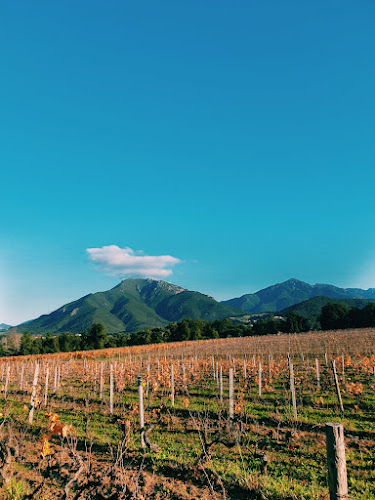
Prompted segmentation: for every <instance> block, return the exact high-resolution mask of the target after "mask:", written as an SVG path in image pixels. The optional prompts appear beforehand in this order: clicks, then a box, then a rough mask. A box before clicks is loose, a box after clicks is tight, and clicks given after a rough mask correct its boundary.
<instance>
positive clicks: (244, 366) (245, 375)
mask: <svg viewBox="0 0 375 500" xmlns="http://www.w3.org/2000/svg"><path fill="white" fill-rule="evenodd" d="M243 378H244V379H245V380H246V379H247V366H246V359H244V360H243Z"/></svg>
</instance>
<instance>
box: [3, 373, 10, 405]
mask: <svg viewBox="0 0 375 500" xmlns="http://www.w3.org/2000/svg"><path fill="white" fill-rule="evenodd" d="M9 379H10V365H8V366H7V374H6V377H5V387H4V399H6V397H7V393H8V386H9Z"/></svg>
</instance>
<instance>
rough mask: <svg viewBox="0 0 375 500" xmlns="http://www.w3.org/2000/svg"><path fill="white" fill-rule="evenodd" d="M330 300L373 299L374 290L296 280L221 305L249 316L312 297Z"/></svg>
mask: <svg viewBox="0 0 375 500" xmlns="http://www.w3.org/2000/svg"><path fill="white" fill-rule="evenodd" d="M322 296H323V297H328V298H331V299H374V300H375V288H369V289H368V290H362V289H360V288H339V287H337V286H334V285H327V284H322V283H317V284H315V285H310V284H308V283H304V282H303V281H299V280H297V279H293V278H292V279H290V280H287V281H284V282H283V283H277V284H276V285H272V286H269V287H267V288H264V289H263V290H259V291H258V292H256V293H250V294H246V295H242V297H238V298H235V299H230V300H225V301H223V302H221V303H222V304H224V305H226V306H229V307H234V308H237V309H241V310H242V311H244V312H246V313H250V314H255V313H261V312H277V311H281V310H283V309H285V308H287V307H290V306H293V305H295V304H298V303H300V302H303V301H306V300H309V299H311V298H313V297H322Z"/></svg>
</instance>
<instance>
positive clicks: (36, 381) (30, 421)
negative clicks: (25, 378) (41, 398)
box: [29, 363, 39, 424]
mask: <svg viewBox="0 0 375 500" xmlns="http://www.w3.org/2000/svg"><path fill="white" fill-rule="evenodd" d="M38 375H39V363H35V371H34V381H33V388H32V392H31V399H30V411H29V424H32V423H33V419H34V410H35V399H36V388H37V385H38Z"/></svg>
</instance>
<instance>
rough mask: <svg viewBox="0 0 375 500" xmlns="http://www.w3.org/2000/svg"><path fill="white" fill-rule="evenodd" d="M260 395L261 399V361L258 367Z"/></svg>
mask: <svg viewBox="0 0 375 500" xmlns="http://www.w3.org/2000/svg"><path fill="white" fill-rule="evenodd" d="M258 394H259V397H261V395H262V363H261V362H260V361H259V365H258Z"/></svg>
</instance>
